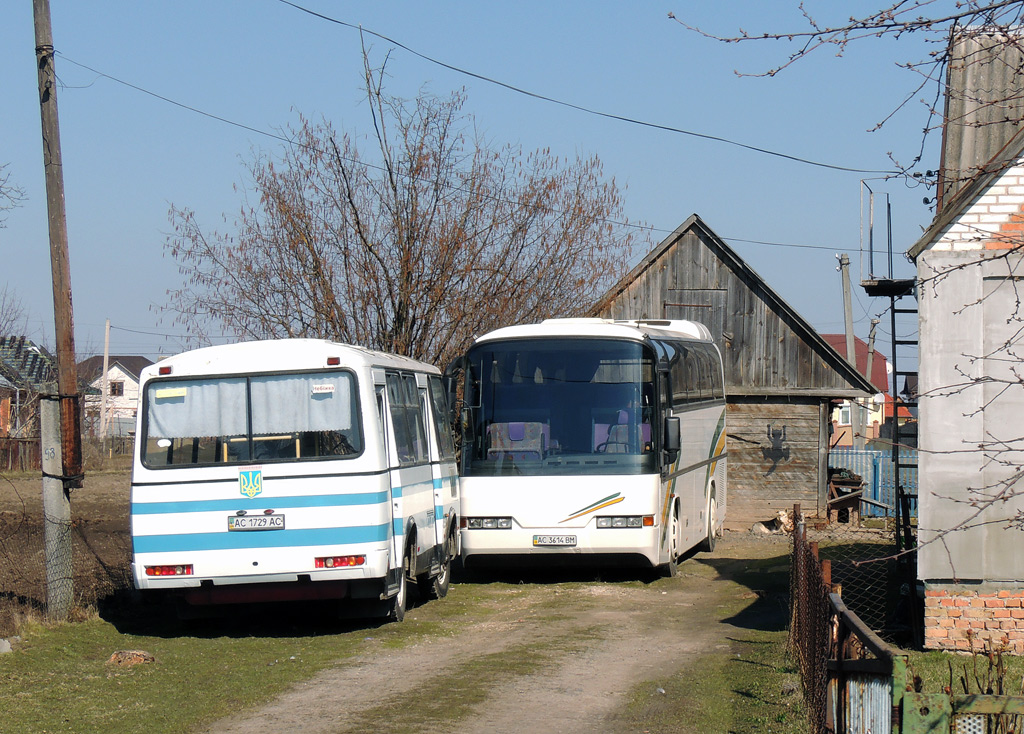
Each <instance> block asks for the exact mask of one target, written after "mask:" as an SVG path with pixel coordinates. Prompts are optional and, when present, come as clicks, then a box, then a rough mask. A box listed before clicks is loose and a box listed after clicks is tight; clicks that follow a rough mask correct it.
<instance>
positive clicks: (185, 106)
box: [57, 0, 835, 328]
mask: <svg viewBox="0 0 1024 734" xmlns="http://www.w3.org/2000/svg"><path fill="white" fill-rule="evenodd" d="M281 1H282V2H284V0H281ZM300 9H301V8H300ZM338 22H340V21H338ZM57 55H59V56H60V57H61V59H63V60H64V61H67V62H68V63H69V64H73V65H75V66H78V67H80V68H82V69H86V70H87V71H90V72H92V73H93V74H96V75H97V76H100V77H103V78H104V79H109V80H110V81H112V82H115V83H117V84H121V85H122V86H125V87H128V88H129V89H133V90H135V91H137V92H141V93H142V94H145V95H148V96H150V97H153V98H154V99H158V100H160V101H162V102H166V103H168V104H171V105H174V106H175V107H179V108H181V109H183V110H187V111H188V112H193V113H195V114H197V115H201V116H203V117H206V118H209V119H211V120H216V121H217V122H221V123H223V124H225V125H230V126H232V127H237V128H239V129H241V130H246V131H248V132H251V133H255V134H257V135H262V136H264V137H268V138H271V139H273V140H278V141H280V142H282V143H286V144H288V145H294V146H297V147H300V148H306V149H309V150H319V149H318V148H316V147H314V146H311V145H308V144H306V143H303V142H301V141H298V140H293V139H291V138H287V137H285V136H283V135H278V134H276V133H271V132H267V131H266V130H261V129H259V128H257V127H253V126H251V125H246V124H244V123H241V122H236V121H234V120H231V119H229V118H227V117H223V116H221V115H215V114H213V113H211V112H206V111H205V110H202V109H200V108H198V107H194V106H192V105H188V104H185V103H184V102H179V101H177V100H175V99H172V98H170V97H167V96H165V95H163V94H159V93H157V92H153V91H151V90H149V89H146V88H145V87H141V86H139V85H138V84H133V83H131V82H128V81H125V80H124V79H120V78H118V77H116V76H112V75H111V74H107V73H106V72H104V71H100V70H99V69H96V68H94V67H91V66H89V65H88V64H83V63H82V62H80V61H75V60H74V59H72V58H70V57H68V56H65V55H64V54H62V53H60V52H57ZM90 86H91V85H90ZM339 157H340V158H341V159H342V160H345V161H347V162H349V163H354V164H358V165H361V166H366V167H367V168H371V169H374V170H377V171H384V170H385V169H384V167H383V166H378V165H375V164H373V163H368V162H367V161H364V160H357V159H355V158H351V157H345V156H339ZM401 175H403V176H409V175H410V174H407V173H405V172H402V173H401ZM600 221H602V222H605V223H607V224H614V225H617V226H620V227H628V228H630V229H634V230H637V231H641V232H650V233H657V234H662V235H670V234H672V233H673V232H674V231H675V230H674V229H666V228H662V227H654V226H652V225H648V224H633V223H632V222H623V221H619V220H614V219H607V218H602V219H601V220H600ZM722 239H724V240H726V241H729V242H743V243H746V244H753V245H766V246H770V247H795V248H802V249H810V250H826V251H829V252H834V251H835V248H833V247H826V246H823V245H800V244H791V243H785V242H765V241H762V240H748V239H741V238H738V237H723V238H722ZM112 328H113V327H112Z"/></svg>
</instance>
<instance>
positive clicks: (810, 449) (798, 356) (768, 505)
mask: <svg viewBox="0 0 1024 734" xmlns="http://www.w3.org/2000/svg"><path fill="white" fill-rule="evenodd" d="M591 313H592V315H594V316H601V317H604V318H613V319H635V318H650V319H664V318H669V319H691V320H694V321H699V322H701V323H703V324H705V325H706V326H707V327H708V328H709V329H710V330H711V333H712V336H713V337H714V339H715V342H716V343H717V344H718V347H719V349H720V350H721V352H722V358H723V361H724V366H725V382H726V396H727V400H728V403H729V412H728V421H729V428H728V437H729V445H728V451H729V494H730V497H729V509H728V516H727V518H728V519H727V524H729V525H730V526H733V527H738V526H744V525H747V526H749V524H750V523H752V522H756V521H763V520H768V519H771V518H772V517H775V516H776V515H777V513H778V512H779V511H780V510H788V509H791V508H792V507H793V505H794V504H795V503H799V504H800V505H801V508H802V509H803V510H804V511H805V512H806V513H808V514H817V515H819V516H824V515H825V512H826V501H827V495H826V488H827V474H828V468H827V467H828V464H827V461H828V446H829V429H830V428H831V420H830V417H831V416H830V413H831V403H832V400H833V399H837V398H856V397H864V396H865V395H870V394H874V393H875V392H876V391H875V389H874V388H873V387H872V386H871V384H870V383H869V382H868V381H867V380H866V379H865V378H864V377H863V375H861V374H860V373H859V372H857V371H856V370H855V369H854V368H852V367H851V366H850V365H849V364H848V363H847V362H846V360H844V359H843V358H842V356H840V355H839V353H838V352H836V350H835V349H833V348H832V347H831V346H830V345H829V344H828V343H827V342H826V341H825V340H824V339H823V338H822V337H821V336H820V335H819V334H818V333H817V332H816V331H815V330H814V329H813V328H812V327H811V326H810V324H808V323H807V322H806V321H805V320H804V319H803V317H801V316H800V315H799V314H798V313H797V312H796V311H794V310H793V309H792V308H791V307H790V306H789V305H788V304H787V303H786V302H785V301H784V300H783V299H782V298H780V297H779V295H778V294H777V293H775V291H773V290H772V289H771V288H770V287H769V286H768V284H767V283H766V282H765V281H764V280H763V279H762V278H761V277H760V276H759V275H758V274H757V273H756V272H754V270H753V269H752V268H751V267H750V266H749V265H748V264H747V263H745V262H744V261H743V260H742V259H741V258H740V257H739V256H738V255H737V254H736V253H735V252H734V251H733V250H732V248H730V247H729V246H728V245H727V244H726V243H725V242H724V241H723V240H722V239H721V238H720V237H718V235H716V234H715V233H714V232H713V231H712V230H711V229H710V228H709V227H708V226H707V225H706V224H705V223H704V222H703V221H702V220H701V219H700V217H698V216H697V215H696V214H693V215H691V216H690V218H689V219H687V220H686V221H685V222H684V223H683V224H682V225H680V226H679V228H678V229H676V230H675V231H674V232H673V233H672V234H671V235H669V236H668V237H667V238H666V239H665V240H664V241H663V242H661V244H659V245H658V246H657V247H656V248H654V250H652V251H651V252H650V253H649V254H648V255H647V257H645V258H644V259H643V260H642V261H641V262H640V263H639V264H638V265H637V266H636V267H635V268H634V269H633V270H632V271H631V272H630V273H629V274H628V275H626V277H624V278H623V279H622V280H621V281H619V283H618V284H616V285H615V286H614V287H613V288H612V289H611V290H610V291H609V292H608V293H607V294H605V296H604V297H602V298H601V299H600V301H599V302H598V303H597V304H596V305H595V306H594V307H593V309H592V310H591Z"/></svg>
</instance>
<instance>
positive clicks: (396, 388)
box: [385, 372, 434, 572]
mask: <svg viewBox="0 0 1024 734" xmlns="http://www.w3.org/2000/svg"><path fill="white" fill-rule="evenodd" d="M386 387H387V390H386V392H387V395H386V401H385V402H386V406H387V412H388V415H389V418H390V422H391V428H392V436H393V441H392V442H391V446H390V448H391V459H390V461H389V464H390V465H391V469H390V474H391V494H392V507H393V512H394V532H395V542H396V548H397V549H398V553H399V555H398V558H399V559H401V558H402V557H403V554H404V552H405V549H406V544H407V542H408V540H409V538H408V537H407V535H408V534H409V533H411V532H415V533H416V547H414V548H412V549H411V552H412V553H413V564H414V566H413V568H412V569H411V571H413V572H416V571H417V566H418V565H420V560H419V559H420V557H421V556H423V555H425V553H426V552H427V550H428V549H429V550H431V551H432V550H433V547H434V538H433V531H434V529H433V525H434V502H433V499H434V497H433V491H432V488H433V478H432V476H431V468H430V447H429V445H428V443H427V432H426V428H425V424H424V414H423V408H422V399H421V397H420V390H419V386H418V385H417V376H416V375H413V374H411V373H399V372H387V373H386ZM425 387H426V382H424V389H425ZM413 525H415V528H413V527H412V526H413ZM399 562H400V561H399Z"/></svg>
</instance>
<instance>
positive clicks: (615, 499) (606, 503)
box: [558, 492, 626, 525]
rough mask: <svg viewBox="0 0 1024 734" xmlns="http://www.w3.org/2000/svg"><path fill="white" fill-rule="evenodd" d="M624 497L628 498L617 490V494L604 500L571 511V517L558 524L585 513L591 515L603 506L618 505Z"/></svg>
mask: <svg viewBox="0 0 1024 734" xmlns="http://www.w3.org/2000/svg"><path fill="white" fill-rule="evenodd" d="M624 499H626V498H625V497H623V496H622V492H616V493H615V494H610V495H608V496H607V497H605V498H604V499H602V500H598V501H597V502H594V503H593V504H590V505H587V506H586V507H584V508H582V509H579V510H576V511H575V512H573V513H571V514H570V515H569V517H567V518H565V519H564V520H559V522H558V524H559V525H561V524H562V523H563V522H569V521H570V520H575V519H576V518H577V517H583V516H584V515H589V514H590V513H591V512H597V511H598V510H600V509H601V508H603V507H609V506H611V505H617V504H618V503H619V502H622V501H623V500H624Z"/></svg>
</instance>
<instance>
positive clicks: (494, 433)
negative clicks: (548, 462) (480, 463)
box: [487, 421, 550, 460]
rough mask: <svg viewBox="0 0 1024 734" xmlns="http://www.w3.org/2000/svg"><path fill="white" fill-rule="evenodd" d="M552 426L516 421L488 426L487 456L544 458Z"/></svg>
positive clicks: (499, 457)
mask: <svg viewBox="0 0 1024 734" xmlns="http://www.w3.org/2000/svg"><path fill="white" fill-rule="evenodd" d="M549 431H550V428H549V427H548V426H547V425H545V424H544V423H536V422H532V421H531V422H526V421H514V422H511V423H492V424H491V425H489V426H488V427H487V437H488V442H487V445H488V448H487V458H488V459H489V460H497V459H543V458H544V452H545V450H546V448H547V443H548V432H549Z"/></svg>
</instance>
